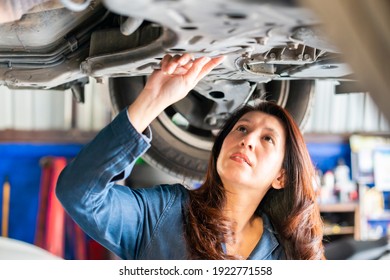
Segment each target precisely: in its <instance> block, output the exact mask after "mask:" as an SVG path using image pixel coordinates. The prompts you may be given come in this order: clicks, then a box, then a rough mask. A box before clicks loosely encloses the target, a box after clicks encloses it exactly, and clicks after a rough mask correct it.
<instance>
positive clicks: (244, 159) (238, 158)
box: [230, 153, 252, 166]
mask: <svg viewBox="0 0 390 280" xmlns="http://www.w3.org/2000/svg"><path fill="white" fill-rule="evenodd" d="M230 159H232V160H234V161H237V162H245V163H246V164H248V165H249V166H252V163H251V161H250V160H249V158H248V157H247V156H246V155H245V154H242V153H234V154H232V155H231V156H230Z"/></svg>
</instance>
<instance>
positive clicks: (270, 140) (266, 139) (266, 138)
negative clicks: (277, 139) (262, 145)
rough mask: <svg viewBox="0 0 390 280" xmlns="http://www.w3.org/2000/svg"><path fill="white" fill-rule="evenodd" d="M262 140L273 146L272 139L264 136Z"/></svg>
mask: <svg viewBox="0 0 390 280" xmlns="http://www.w3.org/2000/svg"><path fill="white" fill-rule="evenodd" d="M263 139H264V140H265V141H267V142H269V143H271V144H274V139H272V137H271V136H264V137H263Z"/></svg>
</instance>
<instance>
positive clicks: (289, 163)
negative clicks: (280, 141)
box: [185, 102, 324, 260]
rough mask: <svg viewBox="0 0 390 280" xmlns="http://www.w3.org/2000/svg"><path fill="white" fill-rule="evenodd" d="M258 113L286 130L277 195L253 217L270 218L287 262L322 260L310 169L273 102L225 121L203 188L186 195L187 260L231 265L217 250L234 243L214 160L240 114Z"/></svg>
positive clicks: (296, 133)
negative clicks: (221, 261)
mask: <svg viewBox="0 0 390 280" xmlns="http://www.w3.org/2000/svg"><path fill="white" fill-rule="evenodd" d="M251 111H260V112H264V113H266V114H269V115H272V116H275V117H277V118H278V119H280V120H281V121H282V123H283V124H284V127H285V130H286V152H285V156H284V160H283V168H284V170H285V171H286V174H285V181H284V183H285V185H284V188H283V189H280V190H275V189H273V188H271V189H270V190H269V191H268V192H267V194H266V195H265V197H264V198H263V199H262V201H261V203H260V205H259V206H258V209H257V211H256V213H261V212H264V213H265V214H267V215H268V217H269V218H270V220H271V222H272V224H273V226H274V228H275V230H276V232H277V235H278V239H279V241H280V242H281V244H282V246H283V248H284V251H285V254H286V257H287V259H304V260H309V259H323V258H324V250H323V244H322V238H323V232H322V227H323V224H322V220H321V217H320V213H319V209H318V205H317V203H316V196H315V192H314V188H313V182H314V181H313V180H314V168H313V165H312V162H311V159H310V156H309V153H308V151H307V148H306V145H305V142H304V139H303V136H302V134H301V132H300V130H299V128H298V126H297V125H296V123H295V122H294V120H293V118H292V117H291V115H290V114H289V113H288V112H287V111H286V110H285V109H283V108H282V107H280V106H278V105H277V104H275V103H273V102H261V103H259V104H258V105H256V106H254V107H253V106H248V105H246V106H244V107H242V108H240V109H239V110H237V111H236V112H235V113H233V114H232V116H231V117H230V118H229V119H228V120H227V121H226V123H225V125H224V126H223V128H222V129H221V130H220V133H219V134H218V135H217V137H216V139H215V142H214V146H213V148H212V151H211V156H210V159H209V166H208V170H207V173H206V177H205V180H204V183H203V184H202V185H201V186H200V187H199V188H198V189H196V190H192V191H190V199H189V205H188V213H187V222H186V225H185V233H186V234H185V236H186V240H187V246H188V248H189V257H190V258H192V259H235V258H236V256H232V255H227V254H225V253H224V252H223V250H222V245H221V244H222V243H225V242H228V241H229V240H232V238H234V232H233V231H232V223H233V222H232V221H229V220H228V219H227V218H226V217H225V216H224V213H223V210H222V209H223V207H224V205H225V202H226V199H225V191H224V187H223V185H222V181H221V179H220V177H219V175H218V173H217V159H218V156H219V153H220V151H221V147H222V144H223V141H224V140H225V138H226V136H227V134H228V133H229V132H230V131H231V130H232V128H233V126H234V125H235V123H236V122H237V121H238V120H239V119H240V118H241V117H242V116H243V115H245V114H246V113H248V112H251Z"/></svg>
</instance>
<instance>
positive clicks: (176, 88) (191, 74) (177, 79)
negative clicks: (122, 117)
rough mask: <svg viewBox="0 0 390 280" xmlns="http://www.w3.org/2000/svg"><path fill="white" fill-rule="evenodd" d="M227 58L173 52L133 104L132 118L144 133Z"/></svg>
mask: <svg viewBox="0 0 390 280" xmlns="http://www.w3.org/2000/svg"><path fill="white" fill-rule="evenodd" d="M223 59H224V57H223V56H221V57H216V58H209V57H200V58H197V59H194V58H193V57H192V56H191V55H190V54H184V55H182V56H179V55H175V56H173V57H172V56H171V55H169V54H167V55H165V56H164V58H163V59H162V61H161V64H160V66H161V69H158V70H155V71H154V72H153V73H152V75H151V76H150V77H149V79H148V81H147V82H146V85H145V87H144V89H143V90H142V92H141V93H140V95H139V96H138V97H137V99H136V100H135V101H134V102H133V103H132V104H131V105H130V106H129V108H128V112H129V116H130V120H131V122H132V124H133V126H134V127H135V129H136V130H137V131H138V132H142V131H144V130H145V128H146V127H147V126H148V125H149V124H150V123H151V122H152V121H153V120H154V118H156V117H157V116H158V115H159V114H160V113H161V112H162V111H163V110H164V109H165V108H167V107H168V106H170V105H172V104H173V103H175V102H177V101H179V100H180V99H182V98H184V97H185V96H186V95H187V94H188V93H189V92H190V90H192V89H193V88H194V87H195V86H196V84H197V83H198V82H199V81H200V80H201V79H202V78H204V77H205V76H206V75H207V74H208V73H210V71H211V70H212V69H214V68H215V67H216V66H217V65H218V64H220V63H221V62H222V61H223Z"/></svg>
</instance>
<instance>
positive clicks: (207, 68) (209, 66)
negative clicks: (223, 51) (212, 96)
mask: <svg viewBox="0 0 390 280" xmlns="http://www.w3.org/2000/svg"><path fill="white" fill-rule="evenodd" d="M224 60H225V56H218V57H214V58H212V59H211V60H210V61H209V62H207V63H206V64H205V65H204V66H203V67H202V69H201V71H200V73H199V74H198V77H197V79H196V83H198V82H199V81H200V80H201V79H203V78H204V77H205V76H206V75H207V74H209V73H210V72H211V71H212V70H213V69H214V68H215V67H217V66H218V65H219V64H221V63H222V62H223V61H224Z"/></svg>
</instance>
